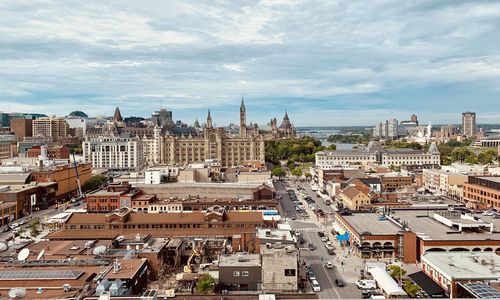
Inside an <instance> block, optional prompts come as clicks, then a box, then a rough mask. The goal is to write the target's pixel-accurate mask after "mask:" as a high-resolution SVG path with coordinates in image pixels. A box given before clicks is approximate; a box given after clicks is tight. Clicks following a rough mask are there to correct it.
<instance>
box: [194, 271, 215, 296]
mask: <svg viewBox="0 0 500 300" xmlns="http://www.w3.org/2000/svg"><path fill="white" fill-rule="evenodd" d="M214 285H215V280H214V278H213V277H212V276H211V275H210V274H203V275H201V276H200V277H199V278H198V281H197V282H196V291H197V292H198V293H200V294H208V293H210V292H212V291H213V289H214Z"/></svg>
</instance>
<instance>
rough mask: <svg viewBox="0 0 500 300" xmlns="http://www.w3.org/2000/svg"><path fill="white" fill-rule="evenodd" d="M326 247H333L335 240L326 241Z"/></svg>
mask: <svg viewBox="0 0 500 300" xmlns="http://www.w3.org/2000/svg"><path fill="white" fill-rule="evenodd" d="M325 247H326V248H332V249H333V242H326V244H325Z"/></svg>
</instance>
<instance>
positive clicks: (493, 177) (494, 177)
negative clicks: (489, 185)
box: [477, 176, 500, 183]
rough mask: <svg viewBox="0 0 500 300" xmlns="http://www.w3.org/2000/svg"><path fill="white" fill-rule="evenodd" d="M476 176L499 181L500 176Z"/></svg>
mask: <svg viewBox="0 0 500 300" xmlns="http://www.w3.org/2000/svg"><path fill="white" fill-rule="evenodd" d="M477 178H479V179H485V180H489V181H493V182H497V183H500V177H498V176H477Z"/></svg>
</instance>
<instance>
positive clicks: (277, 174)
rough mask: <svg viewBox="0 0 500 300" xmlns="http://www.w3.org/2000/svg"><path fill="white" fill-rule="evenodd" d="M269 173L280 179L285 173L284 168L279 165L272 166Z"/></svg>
mask: <svg viewBox="0 0 500 300" xmlns="http://www.w3.org/2000/svg"><path fill="white" fill-rule="evenodd" d="M271 174H272V175H273V176H275V177H278V178H279V179H280V180H281V178H282V177H283V176H285V175H286V173H285V170H283V168H282V167H280V166H276V167H274V168H273V170H272V171H271Z"/></svg>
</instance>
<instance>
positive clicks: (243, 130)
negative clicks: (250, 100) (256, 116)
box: [240, 96, 247, 138]
mask: <svg viewBox="0 0 500 300" xmlns="http://www.w3.org/2000/svg"><path fill="white" fill-rule="evenodd" d="M246 136H247V111H246V108H245V102H244V101H243V96H241V105H240V137H242V138H244V137H246Z"/></svg>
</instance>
